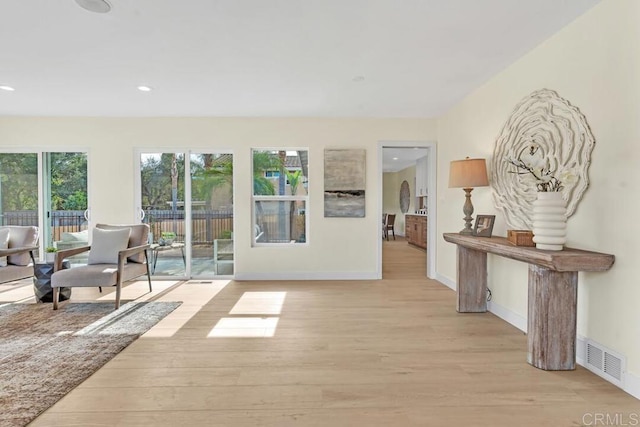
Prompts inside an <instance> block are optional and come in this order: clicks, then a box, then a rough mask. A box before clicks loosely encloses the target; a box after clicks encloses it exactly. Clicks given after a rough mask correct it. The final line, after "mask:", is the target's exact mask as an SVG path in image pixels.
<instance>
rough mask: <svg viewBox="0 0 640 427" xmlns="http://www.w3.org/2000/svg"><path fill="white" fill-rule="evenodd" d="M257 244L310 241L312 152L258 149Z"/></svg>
mask: <svg viewBox="0 0 640 427" xmlns="http://www.w3.org/2000/svg"><path fill="white" fill-rule="evenodd" d="M252 158H253V218H254V240H253V242H254V245H258V246H260V245H263V244H264V245H269V244H296V243H306V242H307V229H308V224H307V215H306V212H307V209H308V206H307V205H308V202H309V193H308V178H307V174H308V170H309V162H308V151H307V150H296V149H267V150H265V149H254V150H252Z"/></svg>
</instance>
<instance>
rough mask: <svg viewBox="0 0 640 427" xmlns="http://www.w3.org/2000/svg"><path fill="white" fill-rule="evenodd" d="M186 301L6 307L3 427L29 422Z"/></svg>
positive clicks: (1, 334) (0, 314)
mask: <svg viewBox="0 0 640 427" xmlns="http://www.w3.org/2000/svg"><path fill="white" fill-rule="evenodd" d="M180 304H181V303H180V302H129V303H127V304H124V305H122V306H121V307H120V309H119V310H114V309H113V303H77V304H76V303H70V304H66V305H63V306H62V307H61V308H60V310H58V311H54V310H52V307H51V304H8V305H5V306H0V426H23V425H26V424H27V423H29V422H30V421H32V420H33V419H34V418H35V417H37V416H38V415H39V414H40V413H42V412H43V411H44V410H45V409H47V408H48V407H50V406H51V405H53V404H54V403H55V402H57V401H58V400H60V398H62V397H63V396H64V395H65V394H67V393H68V392H69V391H71V390H72V389H73V388H75V387H76V386H77V385H78V384H80V383H81V382H82V381H84V380H85V379H86V378H88V377H89V376H90V375H91V374H92V373H94V372H95V371H96V370H98V368H100V367H101V366H102V365H104V364H105V363H107V362H108V361H109V360H110V359H111V358H113V357H114V356H115V355H116V354H118V353H119V352H120V351H122V350H123V349H124V348H125V347H126V346H128V345H129V344H131V343H132V342H133V341H134V340H136V339H137V338H138V337H139V336H140V335H141V334H143V333H144V332H146V331H147V330H149V329H150V328H151V327H152V326H153V325H155V324H156V323H158V321H160V320H161V319H162V318H163V317H165V316H166V315H168V314H169V313H171V312H172V311H173V310H175V309H176V307H178V306H179V305H180Z"/></svg>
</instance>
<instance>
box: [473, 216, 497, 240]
mask: <svg viewBox="0 0 640 427" xmlns="http://www.w3.org/2000/svg"><path fill="white" fill-rule="evenodd" d="M495 221H496V216H495V215H478V216H476V225H475V227H474V228H473V235H474V236H479V237H491V232H492V231H493V223H494V222H495Z"/></svg>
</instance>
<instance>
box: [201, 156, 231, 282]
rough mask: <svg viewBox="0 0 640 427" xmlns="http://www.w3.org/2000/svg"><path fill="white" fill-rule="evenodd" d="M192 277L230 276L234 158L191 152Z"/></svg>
mask: <svg viewBox="0 0 640 427" xmlns="http://www.w3.org/2000/svg"><path fill="white" fill-rule="evenodd" d="M190 159H191V161H190V170H191V186H190V189H191V203H190V206H191V213H190V217H191V229H192V236H193V237H192V239H191V255H192V256H191V274H192V276H194V277H208V276H227V275H233V263H234V260H233V255H234V251H233V247H234V246H233V155H232V154H219V153H191V155H190Z"/></svg>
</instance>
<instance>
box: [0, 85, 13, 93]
mask: <svg viewBox="0 0 640 427" xmlns="http://www.w3.org/2000/svg"><path fill="white" fill-rule="evenodd" d="M0 89H2V90H6V91H7V92H13V91H14V90H15V89H14V88H12V87H11V86H0Z"/></svg>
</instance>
